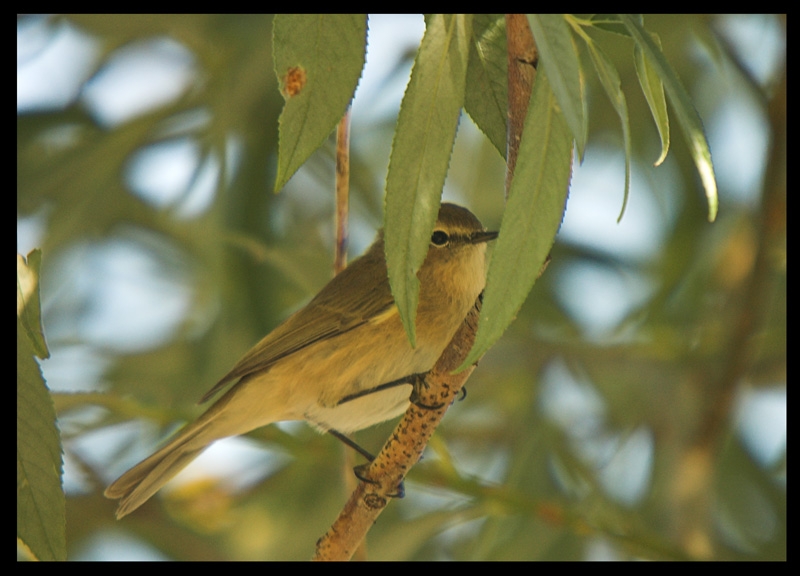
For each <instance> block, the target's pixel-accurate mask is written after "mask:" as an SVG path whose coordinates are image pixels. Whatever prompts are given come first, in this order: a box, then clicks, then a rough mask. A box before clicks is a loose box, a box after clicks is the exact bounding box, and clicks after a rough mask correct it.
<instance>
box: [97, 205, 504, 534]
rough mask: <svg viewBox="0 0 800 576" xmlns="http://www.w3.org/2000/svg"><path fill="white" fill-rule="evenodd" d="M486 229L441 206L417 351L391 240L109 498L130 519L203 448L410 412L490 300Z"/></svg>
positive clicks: (426, 271) (251, 357)
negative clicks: (419, 386)
mask: <svg viewBox="0 0 800 576" xmlns="http://www.w3.org/2000/svg"><path fill="white" fill-rule="evenodd" d="M496 237H497V232H490V231H486V230H485V228H484V227H483V225H482V224H481V222H480V220H478V218H477V217H476V216H475V215H474V214H472V212H470V211H469V210H468V209H466V208H464V207H461V206H458V205H456V204H451V203H443V204H441V206H440V208H439V212H438V217H437V221H436V224H435V226H434V229H433V233H432V234H431V240H430V245H429V248H428V253H427V255H426V258H425V261H424V262H423V264H422V266H421V267H420V269H419V271H418V273H417V278H418V279H419V282H420V292H419V304H418V308H417V315H416V346H414V347H412V346H411V344H410V342H409V340H408V337H407V335H406V332H405V329H404V328H403V324H402V322H401V319H400V315H399V312H398V309H397V306H396V305H395V302H394V299H393V297H392V293H391V289H390V287H389V278H388V272H387V266H386V259H385V253H384V246H385V244H384V234H383V231H382V230H380V231H378V235H377V238H376V240H375V241H374V242H373V244H372V245H371V246H370V247H369V249H368V250H367V251H366V252H365V253H364V254H363V255H362V256H360V257H359V258H356V259H355V260H353V262H352V263H351V264H350V265H349V266H348V267H347V268H345V269H344V270H343V271H342V272H341V273H339V274H338V275H336V276H334V277H333V278H332V279H331V280H330V282H328V284H326V285H325V286H324V287H323V288H322V289H321V290H320V291H319V293H318V294H317V295H316V296H314V298H312V299H311V300H310V301H309V302H308V304H307V305H306V306H305V307H303V308H301V309H300V310H298V311H297V312H295V313H294V314H293V315H291V316H289V317H288V318H287V319H286V320H285V321H284V322H282V323H281V324H279V325H278V326H277V327H276V328H275V329H274V330H272V332H270V333H269V334H267V335H266V336H265V337H264V338H263V339H262V340H261V341H260V342H258V343H257V344H256V345H255V346H254V347H253V348H252V349H251V350H250V351H249V352H247V353H246V354H245V355H244V356H243V357H242V358H241V359H240V360H239V361H238V362H237V363H236V364H235V365H234V367H233V368H232V369H231V370H230V371H229V372H228V373H227V374H226V375H225V376H223V377H222V378H221V379H220V380H219V381H218V382H217V384H216V385H214V386H213V387H212V388H211V390H209V391H208V392H207V393H206V394H205V395H204V396H203V397H202V398H201V400H200V403H204V402H207V401H209V400H210V399H211V398H212V397H214V396H216V395H217V394H219V393H221V392H222V391H223V390H225V389H226V388H227V390H226V391H225V392H224V393H223V394H222V396H220V397H219V399H218V400H217V401H216V402H214V403H213V404H212V405H211V406H210V407H209V408H208V409H207V410H206V411H205V412H204V413H203V414H201V415H200V416H199V417H198V418H197V419H196V420H195V421H194V422H192V423H190V424H187V425H186V426H184V427H183V428H182V429H181V430H179V431H178V432H177V433H176V434H175V436H174V437H173V438H172V439H171V440H169V441H168V442H167V444H166V445H165V446H164V447H162V448H160V449H159V450H157V451H156V452H154V453H153V454H152V455H151V456H149V457H148V458H145V459H144V460H143V461H141V462H140V463H138V464H136V465H135V466H134V467H133V468H131V469H130V470H128V471H127V472H125V473H124V474H122V476H120V477H119V478H118V479H117V480H116V481H114V482H113V483H112V484H111V485H109V486H108V488H107V489H106V490H105V496H106V497H108V498H111V499H119V505H118V508H117V511H116V517H117V518H118V519H119V518H122V517H124V516H126V515H128V514H130V513H131V512H133V511H134V510H136V509H137V508H138V507H139V506H141V505H142V504H144V503H145V502H146V501H147V500H148V499H149V498H150V497H152V496H153V495H154V494H155V493H156V492H157V491H158V490H159V489H160V488H161V487H162V486H163V485H164V484H166V483H167V482H168V481H169V480H170V479H172V478H173V477H174V476H175V475H176V474H178V473H179V472H180V471H181V470H183V469H184V468H185V467H186V466H187V465H188V464H189V463H190V462H191V461H192V460H194V459H195V458H196V457H197V456H198V455H199V454H200V453H201V452H203V450H205V449H206V448H207V447H208V446H210V445H211V444H212V443H213V442H215V441H217V440H220V439H222V438H227V437H231V436H238V435H241V434H245V433H247V432H250V431H251V430H255V429H257V428H261V427H262V426H266V425H268V424H272V423H275V422H280V421H284V420H305V421H306V422H308V423H309V424H310V425H311V426H312V427H314V428H316V429H317V430H319V431H320V432H331V433H332V434H334V435H335V436H337V437H340V438H341V437H343V435H345V434H347V433H350V432H353V431H356V430H361V429H363V428H367V427H369V426H372V425H374V424H377V423H380V422H383V421H386V420H389V419H391V418H394V417H396V416H398V415H400V414H402V413H403V412H405V410H406V409H407V408H408V405H409V396H410V393H411V390H412V381H411V380H412V378H411V377H412V376H414V375H418V374H424V373H426V372H428V371H429V370H430V369H431V368H432V367H433V365H434V364H435V362H436V360H437V359H438V358H439V356H440V355H441V353H442V352H443V351H444V348H445V347H446V346H447V344H448V343H449V341H450V340H451V338H452V337H453V335H454V334H455V332H456V330H457V329H458V327H459V326H460V325H461V324H462V322H463V320H464V318H465V317H466V315H467V313H468V312H469V310H470V308H471V307H472V306H473V305H474V303H475V301H476V299H477V298H478V296H479V295H480V294H481V292H482V291H483V288H484V285H485V253H486V243H487V242H488V241H490V240H493V239H494V238H496Z"/></svg>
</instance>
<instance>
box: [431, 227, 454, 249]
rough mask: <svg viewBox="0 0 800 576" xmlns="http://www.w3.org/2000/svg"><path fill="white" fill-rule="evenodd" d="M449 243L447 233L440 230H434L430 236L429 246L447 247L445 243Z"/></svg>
mask: <svg viewBox="0 0 800 576" xmlns="http://www.w3.org/2000/svg"><path fill="white" fill-rule="evenodd" d="M449 241H450V236H448V235H447V232H443V231H442V230H434V232H433V234H431V244H433V245H434V246H439V247H440V248H441V247H442V246H447V243H448V242H449Z"/></svg>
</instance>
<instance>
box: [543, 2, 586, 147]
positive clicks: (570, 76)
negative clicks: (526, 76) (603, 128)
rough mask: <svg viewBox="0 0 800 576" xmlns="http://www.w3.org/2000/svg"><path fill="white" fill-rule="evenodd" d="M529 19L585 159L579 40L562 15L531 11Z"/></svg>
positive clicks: (546, 68) (584, 119) (558, 97)
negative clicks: (575, 41) (577, 45)
mask: <svg viewBox="0 0 800 576" xmlns="http://www.w3.org/2000/svg"><path fill="white" fill-rule="evenodd" d="M528 22H529V23H530V25H531V31H532V32H533V37H534V39H535V40H536V46H537V48H538V49H539V54H540V56H539V63H540V66H541V67H540V69H542V68H544V69H545V70H547V74H548V76H549V78H550V84H551V85H552V87H553V93H554V94H555V95H556V98H557V99H558V105H559V106H561V111H562V113H563V115H564V118H565V119H566V121H567V125H568V126H569V128H570V130H571V131H572V135H573V137H574V138H575V143H576V145H577V148H578V157H580V158H583V150H584V148H585V147H586V138H587V123H586V115H585V114H584V106H583V98H582V95H583V89H582V87H581V78H580V62H579V61H578V51H577V49H576V47H575V43H574V42H573V41H572V33H571V32H570V30H569V26H567V23H566V21H565V20H564V16H563V15H561V14H529V15H528Z"/></svg>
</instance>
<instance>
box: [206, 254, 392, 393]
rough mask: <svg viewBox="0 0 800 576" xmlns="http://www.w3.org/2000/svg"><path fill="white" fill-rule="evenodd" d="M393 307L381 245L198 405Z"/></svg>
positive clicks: (287, 322) (334, 281) (278, 330)
mask: <svg viewBox="0 0 800 576" xmlns="http://www.w3.org/2000/svg"><path fill="white" fill-rule="evenodd" d="M393 306H394V300H393V298H392V294H391V290H390V288H389V282H388V279H387V276H386V262H385V260H384V256H383V243H382V242H380V241H379V242H377V243H376V244H375V245H373V246H372V248H370V250H369V251H368V252H367V253H366V254H364V255H363V256H362V257H360V258H358V259H356V260H354V261H353V262H352V263H351V264H350V266H348V267H347V268H346V269H345V270H343V271H342V272H341V273H340V274H339V275H337V276H336V277H334V278H333V279H332V280H331V281H330V282H329V283H328V284H327V285H325V287H324V288H323V289H322V290H321V291H320V292H319V294H317V295H316V296H315V297H314V299H313V300H311V302H309V303H308V304H307V305H306V306H305V307H304V308H303V309H301V310H298V311H297V312H296V313H295V314H293V315H292V316H290V317H289V318H287V319H286V320H285V321H284V322H283V323H282V324H280V325H279V326H278V327H277V328H275V330H273V331H272V332H270V333H269V334H267V336H265V337H264V338H263V339H262V340H261V341H260V342H259V343H258V344H256V345H255V346H254V347H253V348H252V349H251V350H250V351H249V352H247V354H245V355H244V356H243V357H242V359H241V360H239V362H237V363H236V365H235V366H234V367H233V368H232V369H231V371H230V372H228V373H227V374H226V375H225V376H224V377H223V378H222V379H221V380H220V381H219V382H217V384H216V385H215V386H214V387H213V388H212V389H211V390H209V391H208V392H207V393H206V394H205V396H203V397H202V398H201V399H200V403H203V402H206V401H207V400H209V399H210V398H211V397H212V396H214V395H215V394H216V393H217V392H219V391H220V390H222V389H223V388H224V387H225V386H226V385H228V384H229V383H230V382H232V381H234V380H237V379H239V378H242V377H245V376H248V375H251V374H254V373H256V372H260V371H262V370H267V369H269V367H270V366H272V365H273V364H274V363H275V362H277V361H278V360H280V359H281V358H285V357H287V356H289V355H291V354H293V353H295V352H297V351H298V350H302V349H303V348H305V347H307V346H310V345H312V344H314V343H315V342H319V341H321V340H326V339H328V338H333V337H335V336H338V335H339V334H344V333H345V332H348V331H350V330H353V329H354V328H357V327H359V326H361V325H363V324H366V323H367V322H369V321H370V320H372V319H373V318H375V317H377V316H380V315H381V314H383V313H385V312H387V311H388V310H390V309H391V308H392V307H393Z"/></svg>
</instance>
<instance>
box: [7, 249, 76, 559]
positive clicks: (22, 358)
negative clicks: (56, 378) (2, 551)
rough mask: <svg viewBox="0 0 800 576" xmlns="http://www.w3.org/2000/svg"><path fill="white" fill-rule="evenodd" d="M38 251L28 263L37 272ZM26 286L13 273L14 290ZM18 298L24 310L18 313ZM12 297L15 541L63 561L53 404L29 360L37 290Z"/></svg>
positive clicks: (57, 439) (62, 506) (34, 339)
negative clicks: (14, 335) (14, 312)
mask: <svg viewBox="0 0 800 576" xmlns="http://www.w3.org/2000/svg"><path fill="white" fill-rule="evenodd" d="M37 252H39V251H38V250H35V251H33V252H31V254H30V255H29V260H30V261H31V262H32V266H31V267H34V266H35V268H36V269H37V270H38V260H39V258H40V254H36V253H37ZM20 259H21V258H20ZM36 276H37V277H38V274H36ZM27 284H29V283H28V282H27V281H25V280H23V281H22V282H20V280H19V273H18V280H17V286H18V287H20V286H25V285H27ZM21 293H24V294H25V297H24V304H25V305H24V307H23V310H21V311H20V309H19V297H20V294H21ZM17 298H18V309H17V310H18V315H17V538H19V539H20V540H21V541H22V542H23V543H24V544H25V546H27V547H28V548H29V549H30V551H31V552H32V553H33V555H34V556H35V557H36V558H38V559H40V560H66V558H67V544H66V511H65V498H64V491H63V490H62V489H61V473H62V461H61V439H60V435H59V432H58V428H57V427H56V413H55V408H54V407H53V400H52V398H51V397H50V393H49V392H48V390H47V386H46V385H45V382H44V379H43V378H42V373H41V371H40V370H39V365H38V364H37V363H36V360H34V358H33V356H34V354H37V355H38V354H39V352H38V351H37V350H36V348H39V347H41V346H44V339H43V337H42V336H41V326H40V325H39V324H38V323H37V324H36V326H37V327H38V330H37V331H32V330H31V326H30V318H34V317H35V318H37V319H38V317H39V296H38V289H34V290H33V291H30V290H28V289H26V288H18V292H17ZM33 309H35V310H36V312H35V313H33V312H31V310H33ZM26 318H27V319H26ZM40 339H41V342H38V343H37V341H38V340H40ZM45 350H46V348H45Z"/></svg>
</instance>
